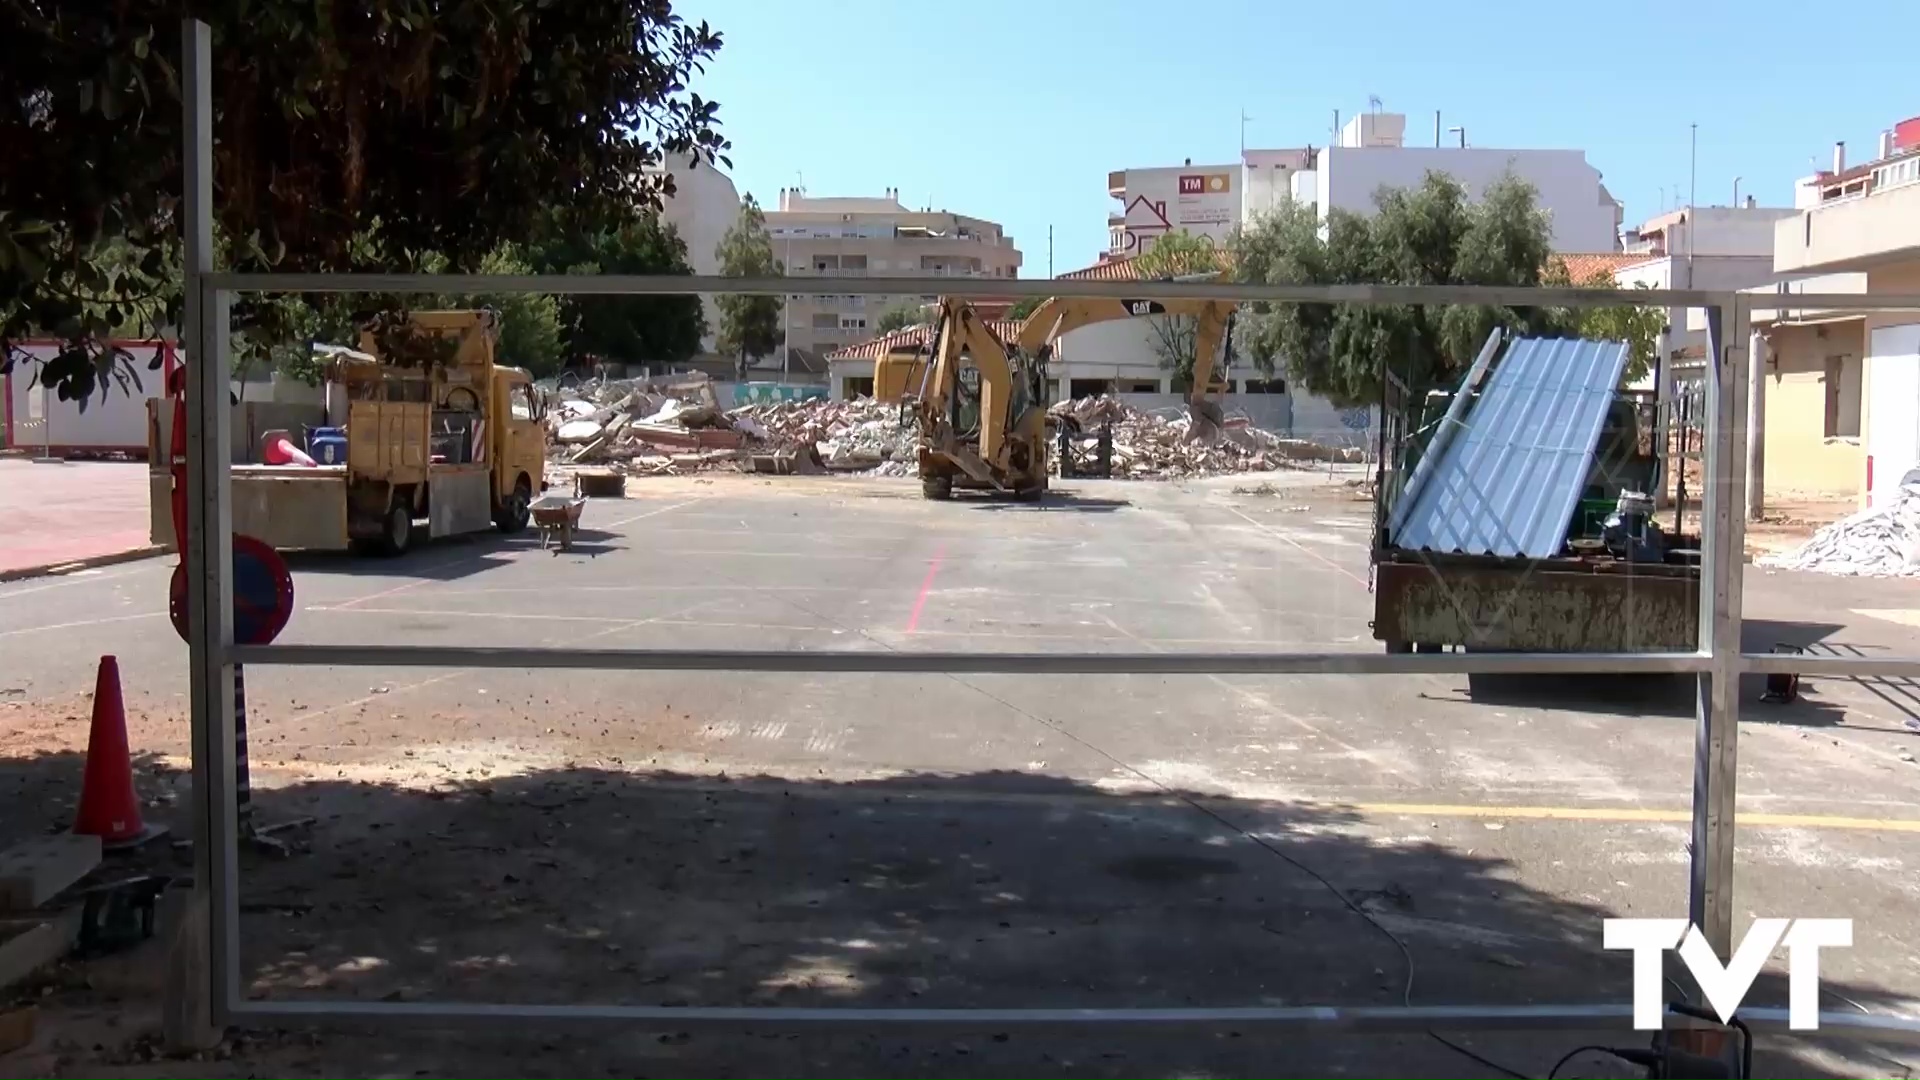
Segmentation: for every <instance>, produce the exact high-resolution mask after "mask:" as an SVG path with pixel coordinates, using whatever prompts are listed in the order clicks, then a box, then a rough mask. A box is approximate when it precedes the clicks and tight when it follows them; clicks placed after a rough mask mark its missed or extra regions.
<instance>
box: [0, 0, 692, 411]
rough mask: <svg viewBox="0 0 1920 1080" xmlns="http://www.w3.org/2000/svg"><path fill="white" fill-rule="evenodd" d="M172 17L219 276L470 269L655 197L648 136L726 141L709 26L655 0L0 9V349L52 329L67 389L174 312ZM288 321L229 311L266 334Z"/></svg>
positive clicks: (9, 358) (101, 382)
mask: <svg viewBox="0 0 1920 1080" xmlns="http://www.w3.org/2000/svg"><path fill="white" fill-rule="evenodd" d="M189 12H190V13H191V14H193V15H195V16H197V17H199V18H201V19H204V20H206V21H207V22H208V23H209V24H210V25H211V26H212V28H213V54H212V63H213V86H214V117H213V127H214V131H213V135H214V182H215V189H216V203H217V207H216V209H217V214H218V224H219V225H220V227H221V232H222V233H223V235H224V236H226V237H227V238H229V243H228V244H227V245H226V251H225V252H224V254H223V256H222V258H221V267H222V268H223V269H230V270H238V271H249V270H265V269H274V270H287V271H349V270H356V269H381V270H405V269H412V268H415V267H417V266H418V265H420V262H421V260H422V259H423V258H425V257H426V255H425V253H429V252H433V253H439V254H440V255H444V256H445V257H446V258H447V259H448V260H450V262H451V264H452V265H455V266H471V265H475V264H476V263H477V262H479V261H480V260H483V259H485V258H487V257H488V256H489V255H490V254H492V253H493V252H494V251H495V249H496V248H497V246H498V245H499V244H500V242H501V241H502V240H505V239H517V238H521V237H524V236H526V235H527V234H528V232H529V231H530V229H531V227H532V226H533V225H534V224H535V222H536V220H537V219H538V217H539V216H540V215H541V214H542V213H543V212H545V211H546V210H548V209H549V208H552V207H563V208H594V207H605V206H610V205H612V206H633V205H636V204H637V205H638V206H639V207H640V208H643V209H644V208H649V207H653V206H657V204H658V198H659V193H660V190H661V189H664V188H668V187H670V185H671V183H672V179H671V175H670V174H666V173H654V172H650V171H649V167H650V166H652V165H654V164H656V163H657V162H658V161H659V160H660V158H661V155H662V152H663V151H672V152H684V153H693V154H697V155H702V156H706V157H709V158H711V157H714V156H716V155H718V154H720V153H721V152H723V151H724V150H725V149H726V146H727V143H726V141H725V140H724V139H723V138H721V136H720V135H719V133H718V132H717V130H716V123H717V121H716V106H715V104H714V103H713V102H711V101H707V100H704V99H702V98H701V97H700V96H699V95H698V94H696V93H692V92H691V91H690V90H689V89H688V84H689V82H690V81H691V80H692V78H693V76H694V75H695V74H697V73H698V72H700V71H701V70H703V65H704V63H705V61H706V59H707V58H708V57H710V56H712V55H713V54H714V53H715V51H716V50H718V48H719V47H720V36H719V35H718V34H717V33H715V32H714V31H713V30H711V29H710V28H709V27H708V26H707V25H706V24H705V23H701V24H698V25H692V24H689V23H687V22H685V21H684V20H682V19H681V18H679V17H678V16H676V15H675V14H674V13H673V11H672V7H671V3H670V0H568V2H566V3H553V2H550V0H360V2H357V3H334V4H316V3H312V2H310V0H121V2H117V3H113V4H106V3H86V4H77V3H57V2H54V0H17V2H13V3H8V4H4V5H0V101H3V102H4V104H0V145H4V146H5V147H6V148H7V151H6V153H5V154H0V366H3V367H11V366H12V365H13V364H14V363H16V362H18V361H19V360H20V359H21V357H22V355H23V354H21V353H20V352H19V351H18V350H16V349H14V348H12V347H10V346H9V345H8V344H7V343H8V342H12V341H16V340H18V339H20V338H23V337H26V336H29V335H38V334H45V335H53V336H57V337H59V338H61V339H62V340H63V341H65V342H66V346H65V347H64V348H63V349H62V351H61V354H60V356H59V358H58V359H56V360H54V361H52V362H50V363H48V364H47V365H46V367H45V368H44V370H42V371H41V372H40V377H41V378H42V379H44V380H45V381H46V382H47V383H49V384H50V385H53V386H55V387H57V388H58V393H59V395H60V396H61V398H62V399H72V398H76V397H83V396H84V395H86V394H88V393H90V392H92V391H93V390H94V389H95V388H96V387H98V388H102V389H104V388H105V387H106V386H107V385H109V384H110V382H111V381H112V379H113V376H114V374H115V373H116V372H117V371H120V370H121V368H120V364H121V362H123V361H124V359H125V357H124V355H123V354H117V353H116V352H115V351H114V350H113V349H112V348H111V347H110V346H109V345H108V344H107V341H108V339H109V337H110V336H111V335H113V334H115V333H116V332H119V333H128V332H132V333H134V334H136V335H137V336H148V335H154V334H158V333H161V332H162V331H163V330H165V329H166V328H167V327H169V326H170V325H174V324H176V323H177V321H178V316H179V311H180V307H181V300H182V298H181V294H180V290H179V286H178V271H177V267H178V265H179V253H178V236H179V232H180V227H181V226H180V219H179V210H180V205H179V198H180V192H181V190H182V186H181V185H182V172H183V170H182V157H181V146H182V141H183V140H182V132H181V124H182V113H181V108H180V87H181V77H180V72H179V70H178V60H179V56H180V20H181V18H182V16H184V15H186V14H188V13H189ZM386 303H387V304H389V305H392V304H395V303H397V301H395V300H392V299H388V300H387V301H386ZM300 316H301V312H300V311H299V309H297V308H290V307H288V306H286V305H283V304H279V303H275V302H272V301H254V300H249V301H247V302H246V303H244V304H242V305H240V307H239V308H238V309H237V310H236V312H235V323H236V326H237V327H238V328H240V329H243V330H244V329H247V328H251V327H257V328H258V329H259V330H260V331H261V333H260V335H259V338H258V339H259V340H262V341H266V342H269V343H272V344H280V345H284V344H286V343H287V342H288V341H290V340H291V339H292V336H293V335H294V333H295V332H296V330H297V327H296V326H295V323H296V322H297V321H298V318H299V317H300Z"/></svg>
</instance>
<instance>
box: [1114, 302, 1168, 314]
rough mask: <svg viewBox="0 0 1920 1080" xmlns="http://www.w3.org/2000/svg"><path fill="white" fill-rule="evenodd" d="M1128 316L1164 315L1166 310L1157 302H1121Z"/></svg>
mask: <svg viewBox="0 0 1920 1080" xmlns="http://www.w3.org/2000/svg"><path fill="white" fill-rule="evenodd" d="M1120 303H1121V304H1123V305H1125V307H1126V309H1127V314H1129V315H1165V314H1166V313H1167V309H1166V307H1165V306H1163V305H1162V304H1161V303H1160V301H1158V300H1122V301H1120Z"/></svg>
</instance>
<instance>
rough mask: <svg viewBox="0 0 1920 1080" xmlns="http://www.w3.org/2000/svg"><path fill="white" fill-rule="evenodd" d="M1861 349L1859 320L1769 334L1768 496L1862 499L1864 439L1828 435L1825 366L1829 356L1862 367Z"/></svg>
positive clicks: (1865, 472) (1777, 329) (1767, 400)
mask: <svg viewBox="0 0 1920 1080" xmlns="http://www.w3.org/2000/svg"><path fill="white" fill-rule="evenodd" d="M1863 345H1864V341H1863V339H1862V331H1861V323H1860V322H1859V321H1858V320H1855V321H1852V322H1841V323H1831V324H1827V325H1824V326H1780V327H1775V328H1774V329H1773V331H1772V337H1771V339H1770V341H1769V346H1770V347H1769V353H1770V355H1769V357H1768V363H1767V389H1766V413H1767V415H1766V433H1767V435H1766V441H1767V446H1766V485H1767V490H1768V491H1772V492H1782V493H1784V492H1803V493H1809V494H1811V493H1815V492H1819V493H1831V494H1845V495H1848V496H1853V497H1859V496H1861V495H1862V493H1863V490H1864V485H1865V483H1866V477H1867V458H1866V450H1865V448H1864V443H1863V439H1862V438H1860V437H1856V436H1841V437H1831V438H1830V437H1828V436H1827V434H1826V419H1827V373H1826V367H1827V358H1828V357H1830V356H1848V357H1852V358H1853V361H1852V362H1853V363H1854V364H1856V365H1858V364H1860V363H1862V357H1863V356H1864V354H1865V351H1866V350H1865V349H1864V348H1863ZM1864 390H1865V387H1864V385H1863V387H1862V391H1863V393H1864ZM1862 411H1863V412H1864V411H1865V406H1864V398H1863V407H1862ZM1863 425H1864V417H1863ZM1862 434H1863V435H1864V430H1863V432H1862Z"/></svg>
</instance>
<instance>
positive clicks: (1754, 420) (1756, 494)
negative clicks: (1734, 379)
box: [1740, 326, 1767, 521]
mask: <svg viewBox="0 0 1920 1080" xmlns="http://www.w3.org/2000/svg"><path fill="white" fill-rule="evenodd" d="M1740 329H1741V330H1742V331H1746V330H1747V327H1744V326H1743V327H1741V328H1740ZM1747 369H1748V372H1749V374H1748V376H1747V444H1746V450H1747V503H1746V509H1747V520H1748V521H1759V520H1760V516H1761V515H1762V514H1764V513H1766V509H1767V505H1766V503H1767V480H1766V477H1767V335H1766V332H1765V331H1762V330H1754V331H1753V332H1752V334H1751V335H1750V336H1749V337H1748V338H1747Z"/></svg>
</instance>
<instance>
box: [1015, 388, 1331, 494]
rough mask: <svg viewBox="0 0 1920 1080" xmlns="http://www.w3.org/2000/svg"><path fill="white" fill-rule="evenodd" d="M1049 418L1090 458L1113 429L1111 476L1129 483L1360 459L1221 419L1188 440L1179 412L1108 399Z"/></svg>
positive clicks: (1078, 404)
mask: <svg viewBox="0 0 1920 1080" xmlns="http://www.w3.org/2000/svg"><path fill="white" fill-rule="evenodd" d="M1047 413H1048V415H1049V416H1051V417H1053V418H1054V419H1055V420H1060V421H1071V422H1072V423H1073V424H1076V425H1078V427H1079V433H1078V434H1077V435H1075V436H1073V439H1074V444H1075V449H1076V451H1078V452H1079V453H1082V454H1088V455H1090V454H1091V452H1092V450H1093V448H1094V447H1095V446H1096V445H1097V444H1098V441H1099V436H1100V431H1101V429H1102V428H1103V427H1105V426H1106V425H1108V424H1111V425H1112V430H1113V475H1114V476H1116V477H1129V478H1133V479H1179V478H1183V477H1189V476H1214V475H1219V474H1222V473H1245V472H1265V471H1268V470H1271V469H1288V468H1300V467H1302V466H1303V465H1304V464H1306V463H1309V462H1327V461H1348V462H1353V461H1360V460H1361V459H1362V454H1361V451H1359V450H1357V449H1353V448H1351V447H1335V446H1325V445H1322V444H1320V443H1316V442H1312V441H1310V440H1307V439H1289V438H1283V437H1281V436H1279V435H1275V434H1274V433H1272V432H1270V431H1266V430H1264V429H1262V428H1257V427H1254V426H1252V425H1251V424H1250V423H1248V422H1247V420H1246V419H1245V418H1244V417H1241V418H1233V417H1229V418H1227V420H1226V422H1225V423H1224V424H1223V425H1222V426H1221V429H1220V437H1219V438H1218V439H1216V440H1214V441H1212V442H1205V441H1200V440H1194V439H1190V438H1189V437H1188V435H1189V419H1188V417H1187V415H1186V410H1185V409H1183V408H1176V409H1165V410H1160V411H1158V412H1145V411H1143V410H1141V409H1137V408H1134V407H1133V406H1131V405H1128V404H1127V403H1126V402H1124V401H1121V400H1119V399H1118V398H1115V397H1113V396H1111V395H1103V396H1101V397H1088V398H1077V399H1074V400H1071V401H1062V402H1060V403H1059V404H1057V405H1055V406H1053V407H1052V408H1051V409H1048V410H1047Z"/></svg>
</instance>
